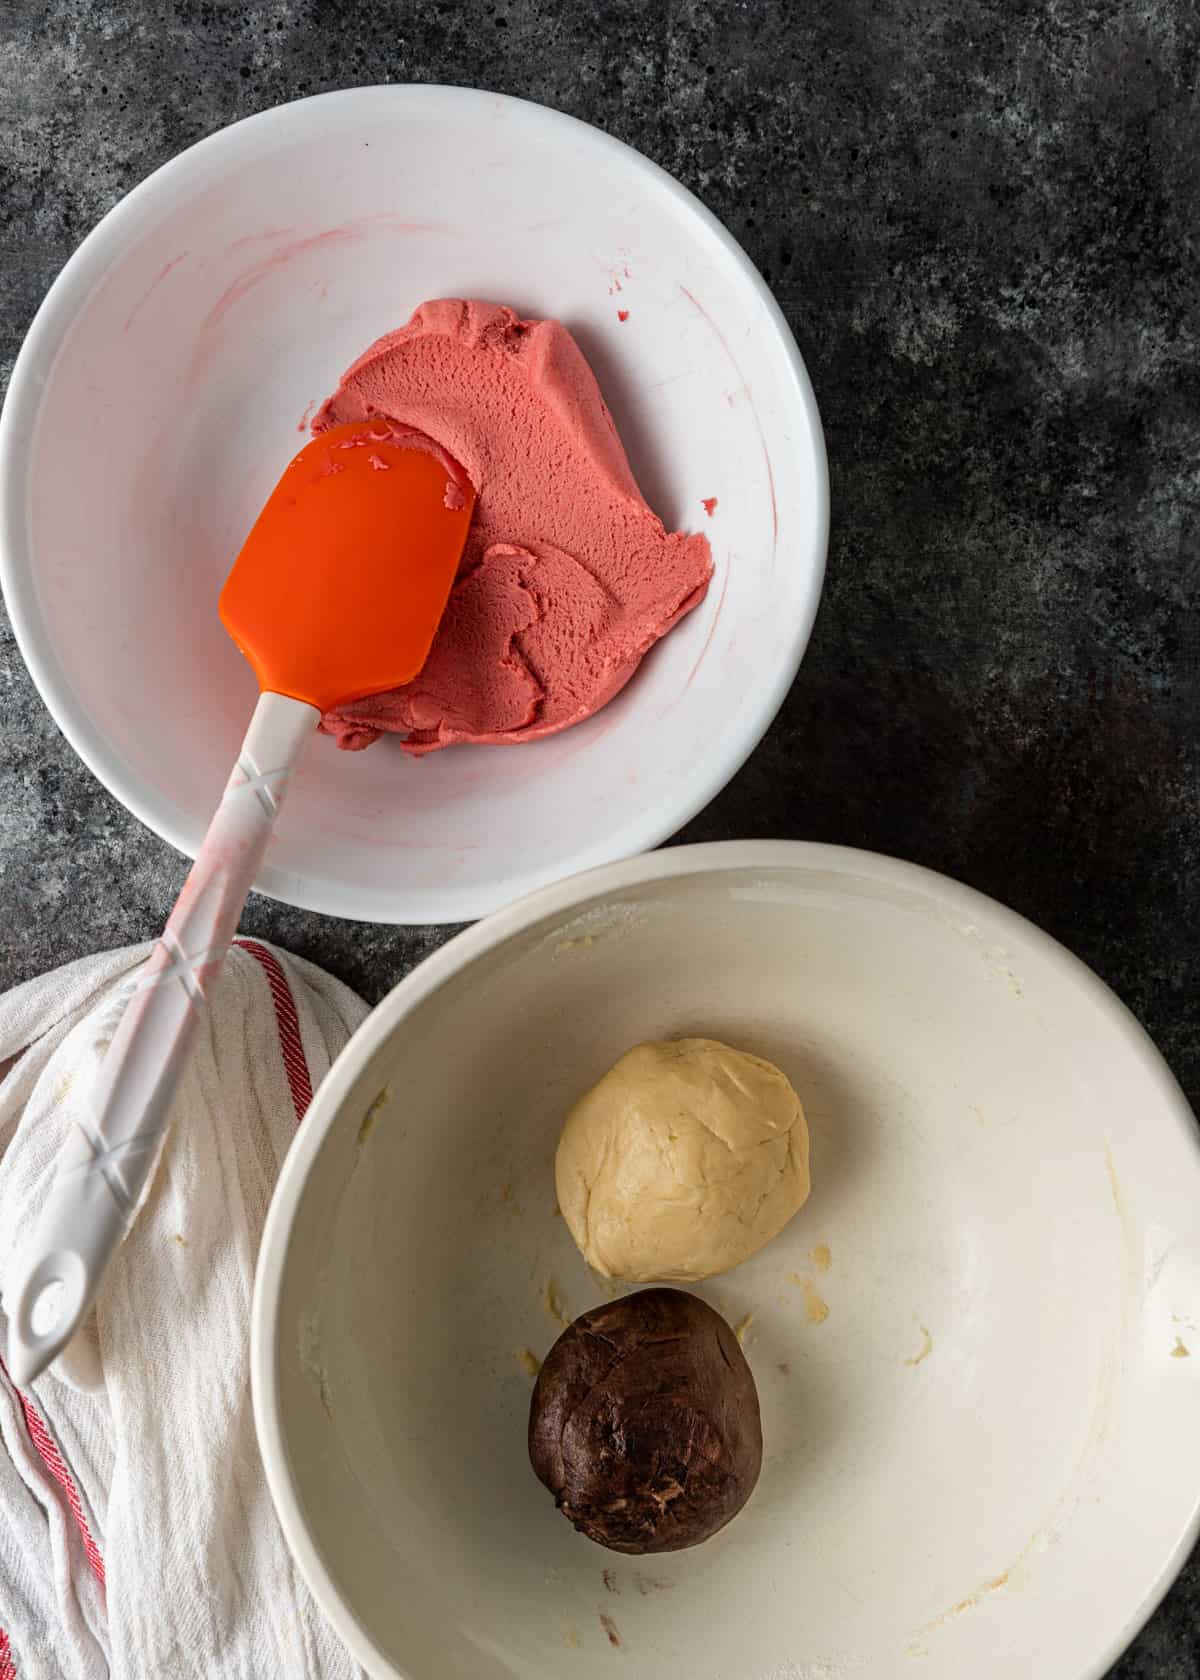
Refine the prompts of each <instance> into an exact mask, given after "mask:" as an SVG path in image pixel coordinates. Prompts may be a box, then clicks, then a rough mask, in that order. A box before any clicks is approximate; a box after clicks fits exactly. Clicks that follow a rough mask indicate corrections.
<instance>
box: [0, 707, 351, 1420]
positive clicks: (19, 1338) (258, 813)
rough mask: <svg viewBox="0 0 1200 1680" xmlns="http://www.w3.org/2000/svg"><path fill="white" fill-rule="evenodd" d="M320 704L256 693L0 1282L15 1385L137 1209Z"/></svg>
mask: <svg viewBox="0 0 1200 1680" xmlns="http://www.w3.org/2000/svg"><path fill="white" fill-rule="evenodd" d="M320 717H321V714H320V713H319V712H318V711H317V710H316V708H315V707H313V706H308V705H305V704H304V702H303V701H301V700H290V699H288V698H286V697H285V696H284V695H281V694H263V695H262V696H260V698H259V702H258V705H257V707H256V708H255V712H254V717H253V718H252V720H251V723H250V728H249V730H248V731H247V733H246V739H245V741H244V742H243V744H242V751H241V754H240V756H239V758H238V762H237V765H236V767H235V768H234V771H233V774H232V775H231V776H230V778H229V782H228V785H227V786H226V789H225V793H224V796H223V798H222V800H221V803H220V805H219V806H218V808H217V813H216V815H215V816H214V817H213V820H212V823H211V825H210V826H209V830H208V833H207V834H206V835H205V837H204V843H203V845H202V846H201V848H200V850H199V852H198V853H197V854H196V861H195V863H194V864H193V866H192V869H191V873H190V874H189V875H188V878H187V880H186V881H185V882H184V887H183V891H182V892H181V893H180V895H179V899H178V901H177V903H176V905H175V908H174V910H173V911H172V912H171V917H170V920H169V921H168V923H167V925H166V928H165V929H164V931H163V935H162V938H161V939H160V940H159V941H158V943H157V944H156V945H155V947H154V950H153V952H152V953H151V955H150V957H149V959H148V961H147V962H146V965H145V967H144V968H143V969H141V970H140V972H139V973H138V974H137V976H136V977H135V978H134V980H133V981H131V983H130V996H129V1001H128V1003H127V1004H126V1006H125V1009H124V1012H123V1014H122V1016H121V1019H120V1022H119V1023H118V1025H117V1030H116V1032H115V1033H114V1034H113V1038H112V1043H111V1044H110V1045H109V1047H108V1051H107V1053H106V1055H105V1058H104V1062H103V1064H102V1066H101V1069H100V1074H99V1076H98V1079H97V1082H96V1089H95V1092H94V1094H93V1096H92V1099H91V1102H90V1104H89V1109H90V1112H89V1113H87V1114H85V1115H84V1116H83V1117H82V1118H79V1119H77V1120H76V1124H75V1128H74V1130H73V1131H72V1132H71V1134H70V1137H69V1138H68V1140H67V1143H66V1145H65V1146H64V1148H63V1151H62V1154H61V1155H60V1157H59V1161H58V1166H57V1170H56V1172H55V1176H54V1183H53V1185H52V1186H51V1189H50V1194H49V1196H48V1197H47V1200H46V1204H45V1206H44V1207H43V1209H42V1212H41V1215H40V1217H39V1219H38V1222H37V1225H36V1226H35V1227H34V1231H33V1234H32V1236H31V1238H30V1239H29V1242H28V1243H27V1245H26V1248H25V1251H24V1253H23V1254H22V1256H21V1260H20V1262H19V1263H18V1265H17V1267H16V1271H15V1276H14V1281H13V1283H12V1285H11V1287H8V1288H6V1289H5V1300H4V1305H5V1311H6V1312H7V1314H8V1320H9V1328H8V1367H9V1371H10V1372H11V1374H12V1379H13V1381H14V1382H15V1383H16V1384H17V1385H18V1387H21V1386H23V1385H24V1384H26V1383H29V1382H32V1381H33V1379H34V1378H35V1377H37V1376H40V1375H41V1373H42V1372H43V1371H44V1370H45V1369H46V1367H47V1366H48V1365H49V1364H50V1363H51V1361H52V1360H54V1359H55V1358H57V1356H58V1355H59V1354H60V1353H61V1352H62V1350H63V1348H64V1347H65V1346H66V1345H67V1343H68V1342H69V1341H70V1339H71V1337H72V1335H74V1333H75V1331H76V1330H77V1329H78V1327H79V1325H80V1323H81V1322H82V1320H83V1317H84V1315H85V1313H86V1312H87V1310H88V1307H89V1306H90V1305H91V1302H92V1299H93V1297H94V1296H95V1293H96V1290H97V1288H98V1287H99V1284H100V1280H101V1278H102V1277H103V1275H104V1271H105V1268H106V1267H107V1265H108V1262H109V1260H110V1259H111V1258H112V1256H113V1254H114V1253H115V1251H116V1249H117V1247H118V1246H119V1244H120V1242H121V1239H122V1237H123V1236H124V1234H125V1231H126V1229H127V1228H128V1225H129V1223H130V1221H131V1219H132V1218H133V1215H134V1213H135V1212H136V1210H137V1207H138V1202H139V1198H140V1196H141V1193H142V1190H143V1188H144V1186H145V1183H146V1180H147V1178H148V1177H149V1174H150V1172H151V1169H152V1168H153V1166H154V1163H155V1161H156V1160H157V1158H158V1153H159V1149H160V1147H161V1144H162V1141H163V1138H164V1137H165V1135H166V1126H167V1120H168V1117H169V1114H170V1109H171V1100H172V1098H173V1097H174V1095H175V1091H176V1089H177V1087H178V1085H179V1080H180V1076H181V1075H182V1073H183V1069H184V1066H185V1065H186V1062H187V1057H188V1053H189V1051H190V1049H191V1045H192V1041H193V1038H194V1036H195V1032H196V1028H197V1026H198V1024H199V1022H200V1018H201V1016H202V1014H203V1011H204V1005H205V999H206V997H207V994H208V991H209V989H210V987H211V986H212V985H213V984H214V983H215V981H216V979H217V976H218V975H219V974H220V972H221V967H222V964H223V963H224V961H225V953H226V951H227V950H228V949H229V945H230V942H231V941H232V939H233V936H234V934H235V933H236V932H237V924H238V919H239V917H240V916H241V913H242V909H243V906H244V905H245V902H246V897H247V895H248V893H249V891H250V888H251V887H252V886H253V884H254V877H255V875H256V874H257V873H258V867H259V864H260V863H261V862H262V857H263V853H264V851H265V850H266V845H267V841H268V840H269V839H270V837H271V831H272V829H273V827H274V825H275V818H276V816H277V815H278V812H279V807H280V805H281V804H282V802H283V796H284V792H285V790H286V788H287V783H288V778H289V776H290V775H291V772H292V769H293V767H294V765H295V764H296V763H297V761H298V760H299V758H300V755H301V753H302V752H303V750H304V746H305V743H306V742H307V741H308V739H309V738H310V736H311V735H312V734H313V732H314V731H315V729H316V726H317V724H318V723H319V722H320Z"/></svg>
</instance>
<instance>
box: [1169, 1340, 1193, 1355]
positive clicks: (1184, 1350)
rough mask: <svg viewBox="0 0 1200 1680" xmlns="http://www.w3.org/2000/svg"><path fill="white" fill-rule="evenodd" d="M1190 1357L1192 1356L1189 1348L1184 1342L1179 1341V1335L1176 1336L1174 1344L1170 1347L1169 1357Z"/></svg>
mask: <svg viewBox="0 0 1200 1680" xmlns="http://www.w3.org/2000/svg"><path fill="white" fill-rule="evenodd" d="M1191 1357H1192V1350H1191V1348H1190V1347H1188V1346H1187V1344H1186V1343H1185V1342H1181V1341H1180V1339H1179V1337H1178V1336H1176V1338H1175V1346H1174V1347H1173V1348H1172V1349H1171V1358H1172V1359H1190V1358H1191Z"/></svg>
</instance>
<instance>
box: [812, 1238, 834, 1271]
mask: <svg viewBox="0 0 1200 1680" xmlns="http://www.w3.org/2000/svg"><path fill="white" fill-rule="evenodd" d="M812 1263H813V1265H814V1266H815V1267H816V1268H817V1270H818V1271H819V1272H827V1271H828V1270H829V1268H830V1266H832V1265H833V1255H832V1254H831V1253H830V1252H829V1244H828V1243H818V1244H817V1246H816V1248H814V1249H813V1251H812Z"/></svg>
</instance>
